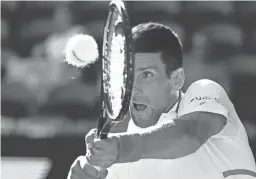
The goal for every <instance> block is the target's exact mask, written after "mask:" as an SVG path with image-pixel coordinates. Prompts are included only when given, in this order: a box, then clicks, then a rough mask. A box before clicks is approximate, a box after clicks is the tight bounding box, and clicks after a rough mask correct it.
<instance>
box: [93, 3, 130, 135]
mask: <svg viewBox="0 0 256 179" xmlns="http://www.w3.org/2000/svg"><path fill="white" fill-rule="evenodd" d="M101 74H102V81H101V115H100V117H99V122H98V136H100V137H101V138H104V137H106V135H107V134H108V133H109V131H110V129H111V127H112V126H113V125H114V124H115V123H117V122H120V121H122V120H123V118H124V116H125V115H126V114H127V112H128V110H129V104H130V99H131V95H132V85H133V78H134V53H133V46H132V31H131V24H130V20H129V16H128V13H127V10H126V8H125V5H124V3H123V1H121V0H113V1H111V2H110V5H109V14H108V18H107V21H106V25H105V28H104V35H103V49H102V73H101Z"/></svg>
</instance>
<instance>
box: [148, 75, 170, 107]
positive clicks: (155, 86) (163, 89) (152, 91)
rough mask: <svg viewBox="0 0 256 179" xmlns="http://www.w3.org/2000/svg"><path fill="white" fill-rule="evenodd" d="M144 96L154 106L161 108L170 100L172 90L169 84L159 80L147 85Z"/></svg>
mask: <svg viewBox="0 0 256 179" xmlns="http://www.w3.org/2000/svg"><path fill="white" fill-rule="evenodd" d="M144 94H145V95H146V96H148V97H149V98H150V101H151V103H152V105H153V106H161V104H163V103H165V101H166V100H167V99H168V95H170V89H169V86H168V85H167V83H164V82H162V81H160V80H158V81H155V82H154V83H150V84H147V85H145V86H144Z"/></svg>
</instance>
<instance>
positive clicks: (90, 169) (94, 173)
mask: <svg viewBox="0 0 256 179" xmlns="http://www.w3.org/2000/svg"><path fill="white" fill-rule="evenodd" d="M83 171H84V172H85V173H87V174H88V175H90V176H93V177H94V178H99V177H100V171H98V170H97V169H96V168H95V167H94V166H92V165H91V164H90V163H88V162H87V163H86V164H85V165H84V167H83Z"/></svg>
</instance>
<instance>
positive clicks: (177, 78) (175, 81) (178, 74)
mask: <svg viewBox="0 0 256 179" xmlns="http://www.w3.org/2000/svg"><path fill="white" fill-rule="evenodd" d="M170 82H171V85H172V89H173V90H175V91H179V90H181V88H182V87H183V85H184V82H185V73H184V70H183V68H178V69H177V70H175V71H173V72H172V73H171V77H170Z"/></svg>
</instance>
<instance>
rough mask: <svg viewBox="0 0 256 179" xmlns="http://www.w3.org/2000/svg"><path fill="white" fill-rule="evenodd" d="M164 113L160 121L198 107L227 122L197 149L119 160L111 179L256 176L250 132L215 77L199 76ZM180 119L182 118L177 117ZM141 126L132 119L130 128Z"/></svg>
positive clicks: (112, 171) (109, 177) (192, 178)
mask: <svg viewBox="0 0 256 179" xmlns="http://www.w3.org/2000/svg"><path fill="white" fill-rule="evenodd" d="M176 108H177V104H176V105H175V106H174V107H173V109H171V110H170V111H169V112H168V113H163V114H162V115H161V117H160V119H159V121H158V123H157V125H158V124H160V123H162V122H163V121H167V120H173V119H176V118H177V117H179V116H182V115H185V114H189V113H192V112H195V111H204V112H211V113H217V114H221V115H224V116H225V117H226V118H227V124H226V125H225V126H224V128H223V129H222V130H221V131H220V132H219V133H218V134H216V135H214V136H212V137H211V138H210V139H208V140H207V141H206V142H205V144H203V145H202V146H201V147H200V148H199V149H198V150H197V151H196V152H195V153H193V154H190V155H188V156H185V157H182V158H177V159H172V160H171V159H170V160H163V159H142V160H139V161H137V162H132V163H125V164H115V165H113V166H112V167H110V168H109V169H108V170H109V174H108V176H107V179H117V178H118V179H223V178H227V179H238V178H239V179H249V178H251V179H252V178H256V166H255V160H254V157H253V154H252V151H251V149H250V146H249V143H248V138H247V134H246V131H245V128H244V126H243V125H242V123H241V121H240V119H239V117H238V115H237V113H236V111H235V108H234V106H233V104H232V102H231V101H230V99H229V97H228V96H227V94H226V92H225V90H224V89H223V88H222V87H221V86H220V85H219V84H217V83H215V82H213V81H211V80H206V79H204V80H199V81H196V82H194V83H193V84H191V85H190V87H189V88H188V90H187V92H186V93H185V94H184V95H183V97H182V99H181V102H180V104H179V109H178V114H176V113H175V109H176ZM177 120H179V119H177ZM137 130H141V129H140V128H139V127H137V126H136V125H135V124H134V123H133V121H132V120H131V121H130V123H129V125H128V131H127V132H134V131H137Z"/></svg>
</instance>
